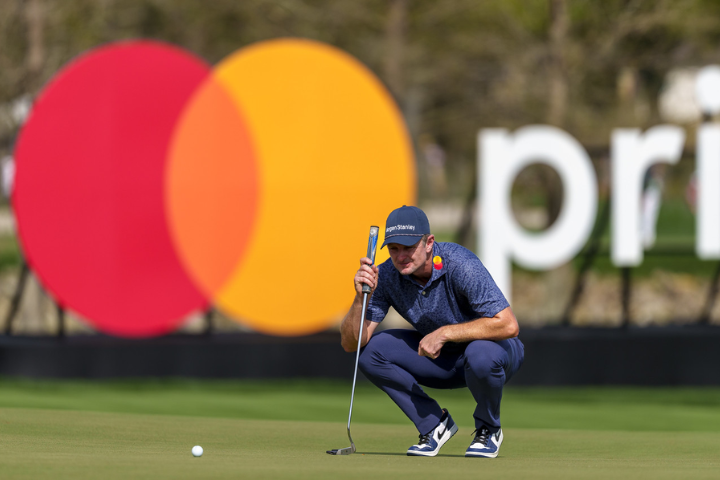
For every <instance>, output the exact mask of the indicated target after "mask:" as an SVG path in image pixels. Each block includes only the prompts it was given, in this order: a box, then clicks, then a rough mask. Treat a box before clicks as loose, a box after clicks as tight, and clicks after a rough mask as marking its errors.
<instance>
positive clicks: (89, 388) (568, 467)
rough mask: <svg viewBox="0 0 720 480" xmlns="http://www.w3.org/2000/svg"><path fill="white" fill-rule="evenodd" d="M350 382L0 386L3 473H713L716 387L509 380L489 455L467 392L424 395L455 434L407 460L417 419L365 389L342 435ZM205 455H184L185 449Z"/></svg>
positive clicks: (719, 403)
mask: <svg viewBox="0 0 720 480" xmlns="http://www.w3.org/2000/svg"><path fill="white" fill-rule="evenodd" d="M349 393H350V385H349V384H348V383H345V382H321V381H299V380H298V381H289V382H288V381H284V382H260V381H256V382H249V381H242V382H239V381H238V382H232V381H181V380H170V381H168V380H165V381H151V380H144V381H121V382H117V381H115V382H80V381H73V382H63V381H28V380H10V379H3V380H0V448H1V449H2V450H0V451H1V452H2V454H1V455H0V477H1V478H3V479H15V478H28V479H31V478H32V479H36V478H53V479H65V478H67V479H84V478H103V479H114V478H194V479H195V478H203V479H205V478H312V479H324V478H368V477H370V478H372V477H377V478H413V479H416V478H417V477H418V476H422V477H425V476H430V477H431V478H432V477H440V478H444V477H447V476H452V477H456V476H458V477H465V476H467V477H475V476H478V475H483V476H485V475H489V476H491V477H492V478H553V479H555V478H611V477H618V478H712V477H716V476H717V471H718V468H719V467H720V454H718V448H717V446H718V445H720V408H719V407H720V389H717V388H713V389H710V388H708V389H701V388H697V389H688V388H685V389H638V388H557V389H541V388H512V387H510V388H508V389H506V392H505V398H504V400H503V428H504V431H505V438H506V440H505V443H504V444H503V447H502V450H501V455H500V457H499V458H497V459H495V460H479V459H466V458H464V457H462V455H463V453H464V450H465V448H466V447H467V445H468V444H469V441H470V439H471V437H470V434H471V433H472V430H473V426H472V417H471V415H472V410H473V402H472V399H471V397H470V394H469V392H468V391H467V390H464V389H463V390H452V391H437V390H432V391H431V394H432V395H433V396H434V397H435V398H437V399H438V400H439V401H440V403H441V404H442V405H443V406H446V407H447V408H449V410H450V412H451V413H452V414H453V417H454V418H455V420H456V421H457V423H458V424H459V425H460V432H459V434H458V435H456V436H455V438H453V439H452V440H451V441H450V442H449V443H448V444H447V445H446V446H445V447H444V448H443V450H442V453H441V455H440V456H438V457H436V458H412V457H406V456H405V455H404V452H405V450H406V449H407V447H408V446H409V445H410V444H411V443H413V442H414V440H415V439H416V438H417V437H416V435H417V433H416V432H415V430H414V427H413V426H412V425H411V424H410V423H409V422H408V421H407V420H406V419H405V417H404V416H403V415H402V413H400V412H399V410H398V409H397V408H396V407H395V406H394V405H393V404H392V402H391V401H390V400H388V399H387V398H386V397H385V396H384V394H383V393H382V392H380V391H379V390H377V389H375V388H374V387H372V386H371V385H368V384H364V383H363V384H361V385H359V387H358V390H357V394H356V403H355V412H354V415H353V426H352V432H353V439H354V440H355V443H356V444H357V446H358V449H359V454H357V455H351V456H348V457H334V456H330V455H326V454H325V453H324V452H325V450H327V449H330V448H342V447H346V446H348V444H349V442H348V439H347V437H346V434H345V424H346V421H347V408H348V403H349ZM196 444H199V445H202V446H203V447H204V448H205V454H204V455H203V457H202V458H193V457H192V456H191V455H190V448H191V447H192V446H193V445H196Z"/></svg>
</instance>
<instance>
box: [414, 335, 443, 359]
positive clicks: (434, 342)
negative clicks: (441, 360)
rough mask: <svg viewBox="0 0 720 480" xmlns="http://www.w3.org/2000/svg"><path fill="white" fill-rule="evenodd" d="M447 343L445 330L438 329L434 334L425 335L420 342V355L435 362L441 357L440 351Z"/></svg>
mask: <svg viewBox="0 0 720 480" xmlns="http://www.w3.org/2000/svg"><path fill="white" fill-rule="evenodd" d="M445 342H447V340H446V338H445V335H444V334H443V329H442V328H438V329H437V330H435V331H434V332H432V333H430V334H428V335H425V336H424V337H423V339H422V340H420V347H418V355H420V356H422V357H430V358H432V359H433V360H434V359H436V358H438V357H439V356H440V350H441V349H442V347H443V345H445Z"/></svg>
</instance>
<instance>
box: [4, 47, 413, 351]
mask: <svg viewBox="0 0 720 480" xmlns="http://www.w3.org/2000/svg"><path fill="white" fill-rule="evenodd" d="M15 158H16V176H15V187H14V191H13V207H14V211H15V215H16V218H17V225H18V234H19V238H20V242H21V246H22V249H23V251H24V254H25V257H26V259H27V261H28V263H29V265H30V266H31V268H32V269H33V270H34V271H35V273H36V274H37V276H38V277H39V279H40V281H41V282H42V283H43V285H44V286H45V288H46V289H47V290H48V291H49V292H50V293H51V295H53V297H54V298H55V299H56V301H57V302H58V303H59V304H60V305H62V306H63V307H64V308H67V309H69V310H72V311H73V312H75V313H76V314H77V315H79V316H80V317H82V318H83V319H85V320H86V321H88V322H89V323H91V324H92V325H93V326H95V328H97V329H98V330H100V331H102V332H106V333H109V334H113V335H120V336H131V337H138V336H153V335H161V334H164V333H168V332H171V331H173V330H175V329H177V328H178V327H179V325H180V324H181V323H182V322H183V321H184V320H185V319H187V318H188V315H190V314H192V313H194V312H197V311H199V310H202V309H205V308H207V307H208V306H210V305H213V306H215V307H216V308H218V309H219V310H221V311H222V312H223V313H224V314H225V315H226V316H228V317H229V318H232V319H233V320H236V321H237V322H240V323H242V324H244V325H247V326H249V327H251V328H252V329H254V330H257V331H260V332H264V333H269V334H275V335H303V334H309V333H313V332H317V331H321V330H324V329H326V328H328V327H329V326H331V325H333V324H335V323H336V322H338V321H339V320H340V318H342V316H343V315H344V313H345V312H346V311H347V309H348V307H349V305H350V303H351V301H352V298H353V284H352V277H353V273H354V271H355V270H356V269H357V265H358V259H359V257H361V256H362V255H363V254H364V251H365V247H366V244H367V232H368V227H369V225H371V224H379V223H382V222H384V219H385V217H386V215H387V214H388V213H389V212H390V211H391V210H392V209H394V208H396V207H397V206H399V205H403V204H411V203H413V202H414V200H415V184H416V179H415V167H414V158H413V152H412V146H411V142H410V140H409V136H408V133H407V129H406V127H405V124H404V122H403V119H402V116H401V114H400V113H399V111H398V109H397V107H396V105H395V103H394V102H393V100H392V98H391V96H390V95H389V94H388V92H387V91H386V89H385V88H384V87H383V86H382V84H381V83H380V82H379V81H378V80H377V78H376V77H375V76H374V75H373V74H372V73H371V72H370V71H369V70H368V69H367V68H366V67H364V66H363V65H362V64H360V63H359V62H358V61H357V60H355V59H354V58H353V57H351V56H350V55H348V54H347V53H344V52H342V51H340V50H338V49H336V48H334V47H331V46H328V45H325V44H322V43H317V42H313V41H307V40H298V39H281V40H273V41H267V42H261V43H257V44H254V45H251V46H249V47H246V48H243V49H240V50H238V51H236V52H235V53H233V54H232V55H230V56H229V57H227V58H226V59H225V60H223V61H222V62H220V63H219V64H218V65H216V66H215V67H210V66H209V65H207V64H206V63H205V62H204V61H202V60H201V59H199V58H197V57H195V56H193V55H192V54H190V53H188V52H186V51H184V50H181V49H179V48H177V47H174V46H172V45H168V44H165V43H159V42H154V41H129V42H121V43H114V44H109V45H105V46H102V47H99V48H96V49H94V50H92V51H90V52H88V53H86V54H84V55H82V56H81V57H79V58H78V59H76V60H74V61H73V62H71V63H70V64H68V65H67V66H65V67H64V68H63V69H62V70H61V71H60V72H59V73H58V74H57V75H56V76H55V77H54V78H53V79H52V80H51V81H50V82H49V84H48V85H47V86H46V87H45V89H44V90H43V91H42V92H41V94H40V95H39V96H38V98H37V101H36V103H35V105H34V107H33V110H32V112H31V115H30V118H29V119H28V121H27V123H26V124H25V126H24V127H23V130H22V131H21V133H20V137H19V139H18V143H17V147H16V150H15ZM381 241H382V240H381ZM382 260H383V258H379V259H378V261H382Z"/></svg>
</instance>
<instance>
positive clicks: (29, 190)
mask: <svg viewBox="0 0 720 480" xmlns="http://www.w3.org/2000/svg"><path fill="white" fill-rule="evenodd" d="M209 72H210V68H209V66H208V65H206V64H205V63H204V62H203V61H202V60H200V59H198V58H196V57H194V56H191V55H190V54H188V53H186V52H184V51H182V50H180V49H178V48H175V47H172V46H169V45H166V44H162V43H158V42H150V41H132V42H124V43H117V44H111V45H108V46H105V47H101V48H98V49H95V50H93V51H91V52H90V53H88V54H86V55H84V56H82V57H80V58H78V59H77V60H76V61H74V62H73V63H71V64H70V65H69V66H67V67H66V68H65V69H64V70H63V71H61V72H60V73H59V74H58V75H57V76H56V77H55V79H54V80H53V81H52V82H51V83H50V84H49V85H48V86H47V87H46V88H45V89H44V91H43V92H42V94H41V95H40V96H39V98H38V100H37V102H36V104H35V106H34V108H33V111H32V115H31V117H30V119H29V120H28V122H27V124H26V125H25V127H24V128H23V131H22V133H21V135H20V138H19V141H18V145H17V149H16V162H17V173H16V179H15V188H14V192H13V203H14V209H15V214H16V217H17V222H18V232H19V236H20V239H21V244H22V246H23V249H24V251H25V256H26V258H27V260H28V262H29V264H30V266H31V267H33V269H34V271H35V272H36V273H37V274H38V276H39V277H40V279H41V281H42V283H43V284H44V285H45V286H46V287H47V288H48V289H49V290H51V292H52V293H53V295H54V296H55V297H56V300H57V301H58V302H59V303H60V304H61V305H63V306H65V307H67V308H70V309H72V310H74V311H76V312H77V313H79V314H80V315H82V316H83V317H85V318H86V319H87V320H88V321H89V322H91V323H92V324H93V325H94V326H96V327H97V328H98V329H99V330H101V331H104V332H107V333H112V334H115V335H122V336H150V335H159V334H163V333H167V332H169V331H172V330H174V329H175V328H177V326H178V323H179V322H180V321H182V319H183V318H184V317H185V316H186V315H187V314H188V313H190V312H192V311H193V310H196V309H198V308H202V307H203V306H204V305H205V304H206V303H207V300H205V299H204V297H203V295H202V294H201V292H200V291H199V290H198V289H197V287H196V286H195V285H194V284H193V282H192V281H191V280H190V278H189V277H188V275H187V273H186V272H185V270H184V269H183V267H182V266H181V264H180V261H179V259H178V258H177V255H176V253H175V250H174V248H173V244H172V241H171V236H170V233H169V229H168V224H167V220H166V212H165V206H164V192H163V184H164V181H163V179H164V175H165V167H166V162H167V158H168V154H167V153H168V148H169V145H170V141H171V137H172V134H173V131H174V128H175V125H176V122H177V120H178V118H179V116H180V114H181V112H182V110H183V108H184V107H185V105H186V103H187V102H188V99H189V98H190V96H191V95H192V94H193V93H194V92H195V90H196V89H197V87H198V85H199V84H200V83H201V82H202V81H203V80H204V79H205V78H206V77H207V75H208V74H209Z"/></svg>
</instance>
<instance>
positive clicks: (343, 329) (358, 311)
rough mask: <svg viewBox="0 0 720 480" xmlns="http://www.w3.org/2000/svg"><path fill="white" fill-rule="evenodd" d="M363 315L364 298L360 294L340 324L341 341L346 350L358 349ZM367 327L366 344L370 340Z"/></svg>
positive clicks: (364, 338) (364, 333)
mask: <svg viewBox="0 0 720 480" xmlns="http://www.w3.org/2000/svg"><path fill="white" fill-rule="evenodd" d="M361 316H362V299H361V298H360V297H358V296H356V297H355V300H353V303H352V306H351V307H350V310H348V313H347V315H345V318H344V319H343V321H342V324H341V325H340V343H341V345H342V347H343V349H344V350H345V351H346V352H354V351H355V350H357V343H358V332H359V331H360V322H361V321H364V319H361V318H360V317H361ZM366 337H367V328H363V341H362V345H365V344H366V343H367V341H368V339H367V338H366Z"/></svg>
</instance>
